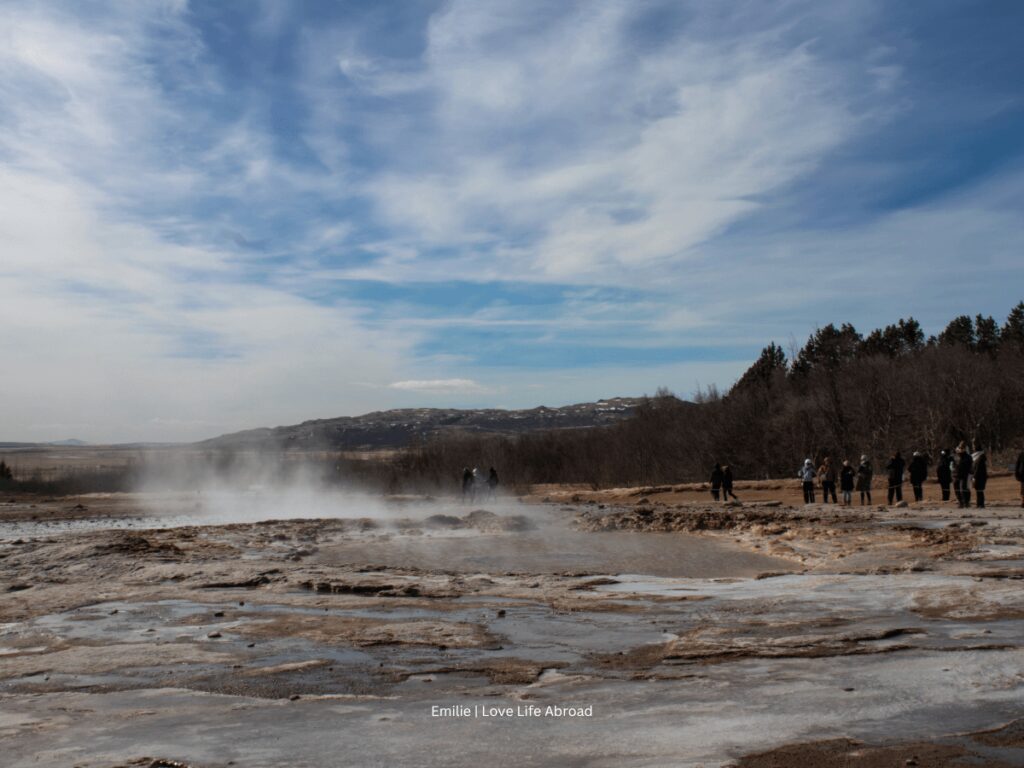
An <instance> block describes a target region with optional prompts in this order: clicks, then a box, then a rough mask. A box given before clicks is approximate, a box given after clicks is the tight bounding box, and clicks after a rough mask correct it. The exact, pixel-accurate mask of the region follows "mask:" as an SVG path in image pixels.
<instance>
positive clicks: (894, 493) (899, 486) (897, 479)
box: [885, 451, 906, 504]
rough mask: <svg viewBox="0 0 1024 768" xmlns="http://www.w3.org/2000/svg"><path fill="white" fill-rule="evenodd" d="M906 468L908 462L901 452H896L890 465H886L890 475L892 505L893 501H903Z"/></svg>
mask: <svg viewBox="0 0 1024 768" xmlns="http://www.w3.org/2000/svg"><path fill="white" fill-rule="evenodd" d="M905 467H906V462H905V461H904V460H903V457H902V456H901V455H900V452H899V451H896V453H894V454H893V455H892V457H891V458H890V459H889V463H888V464H886V465H885V469H886V471H887V472H888V473H889V503H890V504H892V502H893V499H895V500H896V501H897V502H899V501H903V470H904V468H905Z"/></svg>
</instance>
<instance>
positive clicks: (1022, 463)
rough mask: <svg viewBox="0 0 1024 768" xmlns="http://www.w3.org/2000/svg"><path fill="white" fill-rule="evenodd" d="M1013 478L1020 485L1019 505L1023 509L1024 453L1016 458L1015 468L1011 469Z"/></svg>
mask: <svg viewBox="0 0 1024 768" xmlns="http://www.w3.org/2000/svg"><path fill="white" fill-rule="evenodd" d="M1013 476H1014V477H1016V478H1017V482H1019V483H1020V505H1021V506H1022V507H1024V451H1021V452H1020V456H1018V457H1017V466H1015V467H1014V468H1013Z"/></svg>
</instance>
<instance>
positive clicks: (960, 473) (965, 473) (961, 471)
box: [956, 451, 974, 482]
mask: <svg viewBox="0 0 1024 768" xmlns="http://www.w3.org/2000/svg"><path fill="white" fill-rule="evenodd" d="M973 469H974V460H973V459H972V458H971V454H970V453H969V452H968V451H961V452H960V456H959V457H957V460H956V479H957V480H958V481H961V482H966V481H967V478H968V477H970V476H971V470H973Z"/></svg>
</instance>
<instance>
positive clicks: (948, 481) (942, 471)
mask: <svg viewBox="0 0 1024 768" xmlns="http://www.w3.org/2000/svg"><path fill="white" fill-rule="evenodd" d="M935 479H936V480H938V481H939V488H941V489H942V500H943V501H949V486H950V485H952V484H953V463H952V459H950V457H949V451H947V450H946V449H945V448H943V449H942V452H941V453H940V454H939V466H937V467H936V468H935Z"/></svg>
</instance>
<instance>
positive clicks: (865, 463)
mask: <svg viewBox="0 0 1024 768" xmlns="http://www.w3.org/2000/svg"><path fill="white" fill-rule="evenodd" d="M874 477H875V469H874V467H872V466H871V460H870V459H869V458H868V457H867V455H866V454H865V455H864V456H861V457H860V464H859V465H858V466H857V490H858V491H860V505H861V506H862V507H863V506H864V503H865V500H866V501H867V503H868V504H870V503H871V481H872V480H873V479H874Z"/></svg>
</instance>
